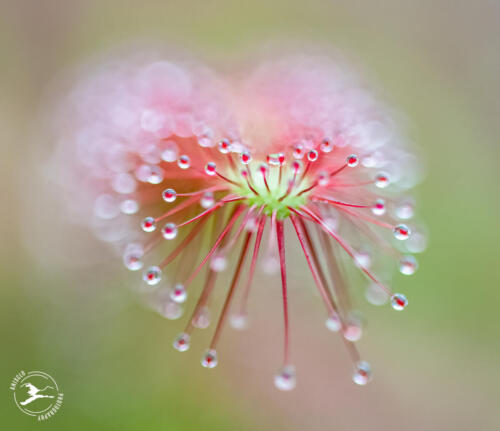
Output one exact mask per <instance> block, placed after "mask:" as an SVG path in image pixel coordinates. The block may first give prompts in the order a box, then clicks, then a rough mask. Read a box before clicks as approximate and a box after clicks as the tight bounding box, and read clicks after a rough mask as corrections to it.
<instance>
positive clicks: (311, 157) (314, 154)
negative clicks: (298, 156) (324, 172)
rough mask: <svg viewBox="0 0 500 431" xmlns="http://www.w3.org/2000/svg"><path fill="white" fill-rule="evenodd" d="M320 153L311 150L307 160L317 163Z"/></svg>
mask: <svg viewBox="0 0 500 431" xmlns="http://www.w3.org/2000/svg"><path fill="white" fill-rule="evenodd" d="M318 156H319V154H318V152H317V151H316V150H311V151H309V152H308V153H307V160H309V161H310V162H315V161H316V160H318Z"/></svg>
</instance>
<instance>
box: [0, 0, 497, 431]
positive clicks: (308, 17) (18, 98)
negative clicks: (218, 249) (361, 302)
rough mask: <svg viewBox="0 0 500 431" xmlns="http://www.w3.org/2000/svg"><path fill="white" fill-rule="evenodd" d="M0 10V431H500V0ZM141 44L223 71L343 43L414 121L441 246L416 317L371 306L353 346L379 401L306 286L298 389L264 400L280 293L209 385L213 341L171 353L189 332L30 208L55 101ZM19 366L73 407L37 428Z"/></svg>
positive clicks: (431, 219)
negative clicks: (55, 94) (114, 54)
mask: <svg viewBox="0 0 500 431" xmlns="http://www.w3.org/2000/svg"><path fill="white" fill-rule="evenodd" d="M0 4H1V9H0V61H1V63H0V64H1V69H0V142H1V150H2V151H1V158H0V189H1V201H0V202H1V203H0V206H1V211H0V220H1V223H0V233H1V242H0V244H1V246H0V283H1V286H0V340H1V347H0V412H1V413H0V428H2V429H5V430H12V429H16V430H31V429H42V428H43V429H45V428H50V429H55V430H68V429H71V430H75V431H76V430H80V429H81V430H88V429H92V430H96V431H97V430H158V429H162V430H169V431H170V430H175V431H176V430H218V431H221V430H231V431H240V430H241V431H244V430H255V429H258V430H285V429H286V430H305V429H307V430H349V431H351V430H352V431H355V430H367V429H370V430H387V431H389V430H488V431H489V430H498V429H500V414H499V405H500V389H499V386H500V373H499V356H500V340H499V329H500V324H499V312H498V307H499V303H500V276H499V267H498V263H499V261H500V251H499V245H500V228H499V223H498V220H499V214H500V200H499V194H500V192H499V187H500V174H499V167H498V166H499V163H498V162H499V160H500V146H499V138H500V121H499V118H500V97H499V95H500V78H499V77H500V3H499V2H497V1H494V0H490V1H487V0H477V1H466V0H438V1H431V0H421V1H412V0H384V1H367V0H365V1H360V0H349V1H348V0H344V1H340V0H336V1H333V0H331V1H323V0H309V1H298V0H272V1H270V0H252V1H230V0H227V1H211V0H204V1H189V0H185V1H180V0H178V1H169V0H157V1H141V2H138V1H131V0H128V1H125V0H116V1H113V0H111V1H108V0H82V1H75V0H66V1H63V0H43V1H25V0H2V1H1V2H0ZM137 40H151V41H154V42H156V43H159V44H162V43H165V44H168V45H170V46H176V47H181V48H183V49H187V50H189V51H190V52H191V53H194V54H195V55H199V56H201V57H202V58H203V59H205V60H207V59H208V61H210V60H213V64H215V65H216V64H217V63H218V62H221V61H226V62H227V61H232V59H234V61H239V60H240V59H241V58H245V55H246V53H247V52H252V50H256V49H259V48H260V47H261V46H262V45H266V44H267V43H269V41H272V42H273V43H274V45H275V47H276V44H279V42H280V41H283V42H286V44H288V45H290V44H293V43H297V44H298V45H300V44H302V43H308V44H313V45H314V44H320V45H322V46H325V47H335V48H337V49H340V50H342V51H344V52H345V53H347V55H348V56H351V57H353V58H354V59H356V60H357V61H358V62H359V63H360V64H362V65H363V66H364V67H365V68H366V69H367V70H369V71H370V73H371V75H372V76H373V77H375V78H376V80H377V81H378V83H379V89H380V90H381V93H382V94H384V97H385V98H386V100H388V101H389V102H391V103H392V104H393V105H394V106H396V107H397V108H399V109H400V110H401V111H403V112H404V113H405V114H406V115H407V117H408V119H409V131H408V133H409V135H410V136H411V138H412V139H413V140H415V141H416V142H417V143H418V145H419V146H420V148H421V150H422V154H423V155H424V158H425V161H426V165H427V179H426V181H425V182H423V183H422V184H421V185H420V186H419V187H418V190H417V192H418V195H419V217H421V218H422V219H423V220H425V223H426V224H427V226H428V227H429V229H430V231H431V235H430V247H429V249H428V251H427V252H426V253H425V254H423V255H422V256H420V269H419V271H418V272H417V274H416V275H415V276H413V277H411V278H410V279H405V280H403V279H402V278H401V277H399V278H396V279H395V283H396V284H398V285H400V286H401V287H402V289H403V290H404V291H405V292H406V293H407V294H408V296H409V297H410V302H411V304H410V307H409V308H408V310H407V311H405V312H404V313H401V314H399V313H394V312H391V310H389V309H387V307H384V308H383V309H380V308H376V307H372V306H369V305H368V304H366V305H365V306H364V307H363V311H364V312H365V314H366V317H367V321H368V327H367V330H366V332H367V335H366V337H365V338H364V339H363V340H362V341H361V342H360V348H361V350H362V352H363V355H364V357H366V358H367V359H369V360H370V361H371V362H372V364H373V366H374V369H375V379H374V381H373V382H372V383H371V384H370V385H369V386H367V387H355V385H353V384H352V382H351V380H350V373H351V368H350V364H349V362H348V359H347V355H346V353H345V351H344V350H343V349H342V346H341V343H340V342H338V340H332V336H331V334H330V333H328V331H326V330H325V329H324V326H323V321H322V320H323V313H320V312H319V310H320V309H321V305H320V303H319V300H318V298H317V297H316V296H314V295H309V294H307V290H308V289H307V288H309V287H310V286H309V285H310V284H311V283H310V281H308V280H307V279H305V278H304V277H298V278H297V280H295V281H296V283H299V284H301V285H303V287H304V289H301V288H300V286H299V288H298V289H295V290H294V294H295V297H294V298H292V312H293V314H292V316H293V317H292V319H293V320H292V322H293V323H292V325H293V332H292V336H293V340H294V341H293V354H294V356H295V358H296V361H295V362H296V365H297V367H298V373H299V374H298V378H299V384H298V387H297V388H296V390H295V391H294V392H292V393H281V392H278V391H276V390H274V388H273V385H272V375H273V373H274V371H275V369H276V367H277V366H278V365H279V355H280V352H281V338H280V336H279V333H280V330H281V316H282V315H281V309H280V305H279V295H275V294H274V293H269V292H261V293H256V295H255V297H254V299H253V310H254V312H255V313H256V315H257V316H258V318H256V319H255V320H256V321H255V322H254V326H253V327H252V329H251V330H250V331H248V332H245V333H242V334H240V333H235V331H232V330H227V331H226V332H225V333H224V335H223V336H224V340H223V343H222V346H221V355H222V356H223V358H224V360H223V361H221V364H220V365H221V366H219V367H217V368H216V369H214V370H210V371H207V370H205V369H202V368H201V367H200V366H199V363H198V361H199V356H200V352H201V351H202V349H203V348H204V347H205V344H204V339H202V337H200V339H199V343H197V344H198V345H197V346H193V348H192V351H190V352H189V353H188V354H186V355H179V354H177V352H175V351H173V349H172V348H171V340H172V338H173V336H174V335H175V334H176V333H177V332H178V331H179V329H180V328H181V326H180V325H181V324H182V323H181V322H168V321H165V320H163V319H162V318H161V317H159V316H158V315H156V314H154V313H152V312H151V311H149V310H146V309H144V308H142V307H141V306H140V304H139V303H138V301H137V298H136V297H135V296H134V295H133V294H132V293H131V292H130V291H129V290H128V289H126V288H125V287H124V285H125V284H126V282H125V281H124V277H125V275H124V274H123V271H122V269H121V267H120V264H119V262H118V263H116V262H114V261H113V259H112V257H111V255H106V252H105V251H103V250H102V247H103V246H102V245H101V244H99V243H98V242H97V241H94V240H93V239H92V238H90V237H89V238H86V242H87V243H86V244H85V248H83V247H81V241H80V239H79V238H81V232H79V235H80V236H78V235H77V234H75V237H74V238H75V239H74V240H72V238H73V237H72V236H70V235H69V236H68V232H71V229H69V230H68V229H67V228H64V229H62V230H61V229H59V226H58V225H57V223H54V221H53V220H52V219H51V217H50V211H47V208H49V207H50V208H56V209H57V204H56V203H54V202H51V201H50V200H46V199H40V198H39V196H37V193H36V192H35V193H34V190H35V191H36V190H38V187H39V186H40V184H41V183H42V184H43V183H44V182H45V181H47V184H44V185H46V186H50V183H48V180H46V179H45V177H44V176H43V175H40V172H39V169H38V168H39V167H40V166H38V165H41V164H43V163H44V156H46V155H48V154H50V151H51V148H52V146H53V143H51V142H50V141H48V140H47V139H46V138H44V136H43V127H40V129H38V127H39V125H40V118H43V114H45V113H44V112H43V111H44V106H45V105H44V103H45V100H46V98H47V97H48V93H49V92H50V88H52V86H53V85H54V81H55V80H56V81H57V79H58V76H62V75H63V74H64V71H66V70H68V69H71V68H73V67H75V66H77V65H79V64H82V63H85V62H86V61H87V60H88V59H89V58H92V57H93V56H95V55H96V54H99V53H101V52H104V51H106V50H108V49H110V48H112V47H114V46H117V45H118V46H123V45H124V44H127V43H129V41H137ZM41 113H42V115H41ZM75 229H77V228H75ZM40 232H44V233H45V236H44V235H40ZM61 232H64V240H63V238H61V236H63V235H62V233H61ZM88 247H93V248H91V249H90V250H94V251H93V252H92V253H94V252H95V253H96V254H97V255H101V253H102V256H103V258H102V264H100V265H97V266H91V265H86V264H85V263H81V264H80V261H82V262H84V261H86V260H87V259H86V258H85V257H82V256H81V255H79V253H80V252H81V250H82V249H86V250H89V248H88ZM292 258H293V257H292ZM71 262H72V263H73V264H74V265H71V264H70V263H71ZM304 269H305V266H304ZM256 290H257V289H256ZM303 291H305V292H306V294H304V293H303ZM278 293H279V292H278ZM396 314H397V315H396ZM333 338H335V337H333ZM21 369H24V370H26V371H29V370H43V371H46V372H48V373H49V374H51V375H52V376H53V377H54V378H55V379H56V380H57V382H58V383H59V385H60V386H61V388H62V390H63V392H64V393H65V401H64V404H63V406H62V409H61V410H60V411H59V412H58V413H57V415H56V416H55V417H54V418H52V419H50V420H49V421H46V422H45V423H36V422H35V421H34V420H33V418H31V417H28V416H26V415H23V414H22V413H21V412H20V411H19V410H18V409H17V407H16V406H15V405H14V402H13V400H12V394H11V392H10V391H9V389H8V386H9V384H10V381H11V379H12V378H13V377H14V375H15V374H16V373H17V372H18V371H19V370H21Z"/></svg>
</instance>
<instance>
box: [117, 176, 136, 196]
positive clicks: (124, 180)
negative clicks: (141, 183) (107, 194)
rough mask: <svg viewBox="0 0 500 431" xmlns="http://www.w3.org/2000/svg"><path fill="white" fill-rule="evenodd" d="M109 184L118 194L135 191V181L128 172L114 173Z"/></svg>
mask: <svg viewBox="0 0 500 431" xmlns="http://www.w3.org/2000/svg"><path fill="white" fill-rule="evenodd" d="M111 186H112V187H113V190H114V191H115V192H117V193H120V194H129V193H132V192H134V191H135V189H136V187H137V182H136V180H135V178H134V177H133V176H132V175H130V174H128V173H124V172H122V173H120V174H117V175H115V177H114V178H113V181H112V184H111Z"/></svg>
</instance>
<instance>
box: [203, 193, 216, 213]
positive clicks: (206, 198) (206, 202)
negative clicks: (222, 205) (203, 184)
mask: <svg viewBox="0 0 500 431" xmlns="http://www.w3.org/2000/svg"><path fill="white" fill-rule="evenodd" d="M214 204H215V197H214V194H213V193H212V192H205V193H203V196H202V197H201V199H200V205H201V206H202V207H203V208H205V209H208V208H212V207H213V206H214Z"/></svg>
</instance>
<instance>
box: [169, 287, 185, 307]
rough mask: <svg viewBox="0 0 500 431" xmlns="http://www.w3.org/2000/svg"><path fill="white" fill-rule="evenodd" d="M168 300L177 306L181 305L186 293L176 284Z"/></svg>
mask: <svg viewBox="0 0 500 431" xmlns="http://www.w3.org/2000/svg"><path fill="white" fill-rule="evenodd" d="M170 299H172V301H174V302H177V304H182V303H183V302H186V299H187V291H186V288H185V287H184V285H183V284H176V285H175V286H174V288H173V289H172V291H171V292H170Z"/></svg>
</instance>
